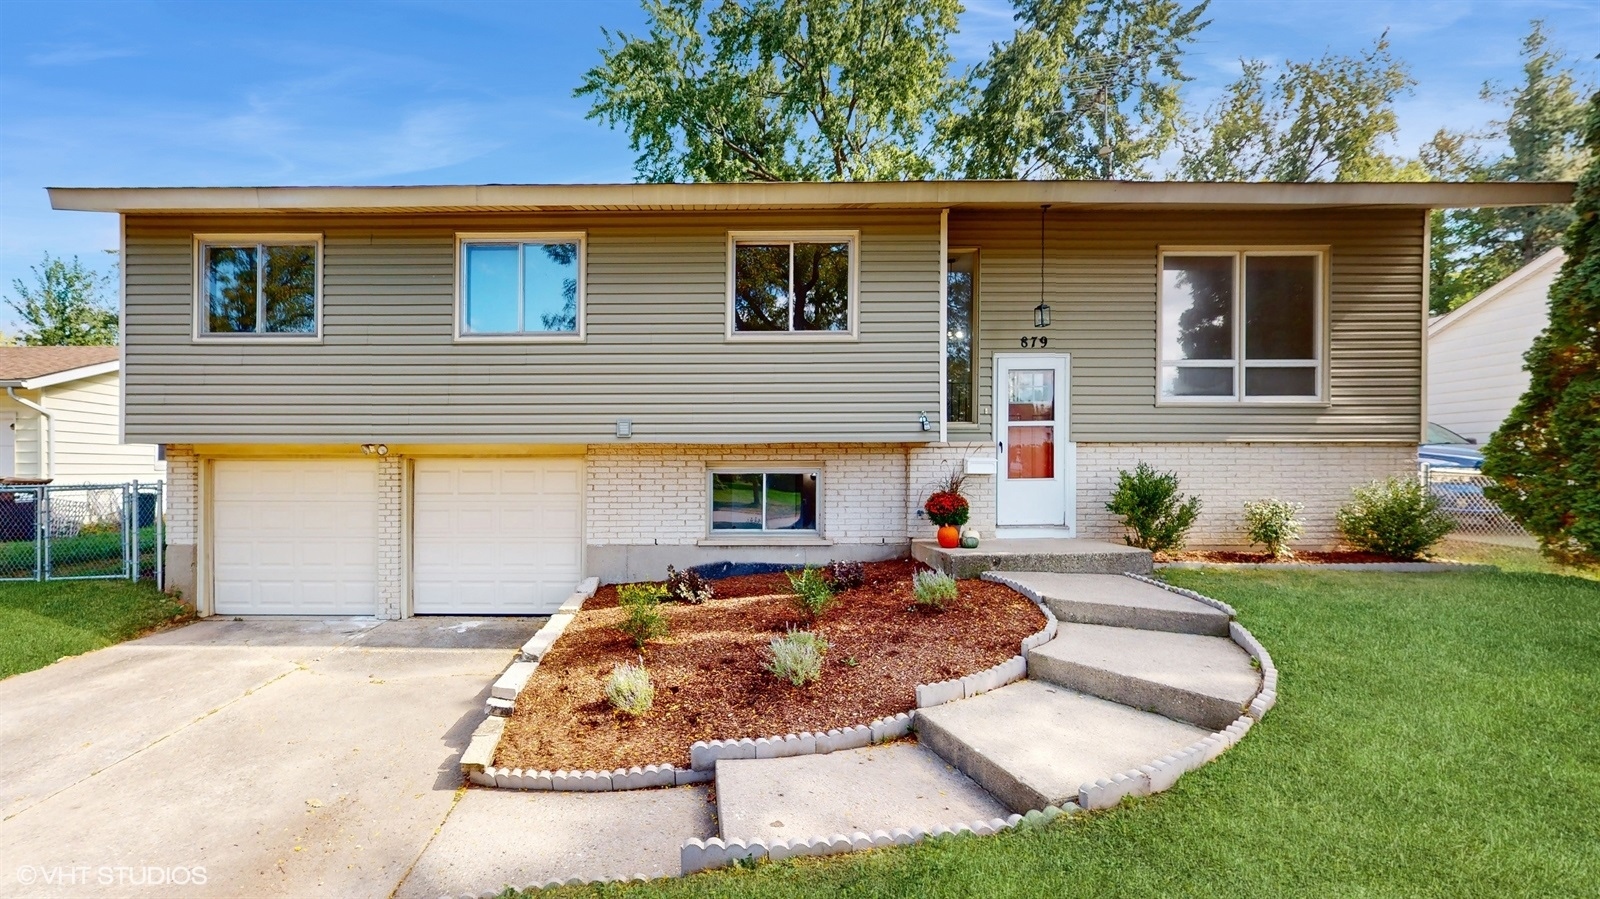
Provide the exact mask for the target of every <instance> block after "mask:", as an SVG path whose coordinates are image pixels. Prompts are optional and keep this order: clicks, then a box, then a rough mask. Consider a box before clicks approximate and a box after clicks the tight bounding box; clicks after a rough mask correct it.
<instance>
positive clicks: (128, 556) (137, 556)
mask: <svg viewBox="0 0 1600 899" xmlns="http://www.w3.org/2000/svg"><path fill="white" fill-rule="evenodd" d="M162 500H163V497H162V485H161V484H160V483H139V482H137V481H134V482H131V483H127V484H61V485H48V484H46V485H39V486H32V485H30V486H13V485H4V486H0V581H65V580H86V579H91V578H101V579H120V580H131V581H137V580H153V581H155V582H156V585H157V586H161V583H162V577H163V571H162V566H161V563H162V558H161V555H162V546H163V544H164V543H165V541H164V539H163V535H162V533H161V529H162V519H161V513H162V508H163V503H162Z"/></svg>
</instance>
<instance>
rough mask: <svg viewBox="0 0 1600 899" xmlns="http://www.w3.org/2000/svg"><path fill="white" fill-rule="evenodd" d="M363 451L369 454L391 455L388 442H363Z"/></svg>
mask: <svg viewBox="0 0 1600 899" xmlns="http://www.w3.org/2000/svg"><path fill="white" fill-rule="evenodd" d="M361 452H362V453H364V454H365V455H368V456H387V455H389V445H388V444H386V443H363V444H361Z"/></svg>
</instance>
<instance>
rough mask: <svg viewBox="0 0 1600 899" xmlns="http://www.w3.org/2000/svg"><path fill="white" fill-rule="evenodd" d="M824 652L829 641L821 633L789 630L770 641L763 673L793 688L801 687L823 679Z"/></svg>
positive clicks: (826, 650)
mask: <svg viewBox="0 0 1600 899" xmlns="http://www.w3.org/2000/svg"><path fill="white" fill-rule="evenodd" d="M827 652H828V641H827V640H824V639H823V637H822V634H821V633H818V632H816V631H796V630H791V631H789V632H788V633H787V634H784V635H783V636H781V637H773V638H772V643H771V644H770V645H769V646H768V647H767V664H766V665H765V666H764V668H763V670H765V671H766V672H768V673H769V674H772V675H773V676H774V677H777V678H780V679H782V680H786V681H788V682H789V683H791V684H793V685H795V686H796V687H803V686H805V685H806V684H809V683H811V682H812V681H814V680H816V679H817V678H819V677H821V676H822V657H823V656H824V655H826V654H827Z"/></svg>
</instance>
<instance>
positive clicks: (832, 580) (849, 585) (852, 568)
mask: <svg viewBox="0 0 1600 899" xmlns="http://www.w3.org/2000/svg"><path fill="white" fill-rule="evenodd" d="M822 575H823V578H824V579H825V580H826V581H827V582H828V586H829V587H832V588H833V592H835V593H843V592H844V591H846V590H854V589H855V588H857V587H859V586H861V585H862V584H864V583H866V582H867V569H866V566H864V565H862V564H861V563H860V562H841V561H838V560H835V561H832V562H829V563H828V567H827V568H824V569H823V570H822Z"/></svg>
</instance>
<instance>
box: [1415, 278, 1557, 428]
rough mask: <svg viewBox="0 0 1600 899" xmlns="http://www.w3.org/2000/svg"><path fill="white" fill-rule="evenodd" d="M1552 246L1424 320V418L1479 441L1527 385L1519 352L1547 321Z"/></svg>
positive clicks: (1524, 351)
mask: <svg viewBox="0 0 1600 899" xmlns="http://www.w3.org/2000/svg"><path fill="white" fill-rule="evenodd" d="M1565 258H1566V257H1565V255H1564V254H1563V253H1562V252H1561V250H1559V249H1555V250H1551V251H1550V252H1548V253H1545V254H1544V255H1543V256H1540V257H1539V258H1538V259H1535V260H1533V261H1532V262H1530V263H1528V264H1527V265H1525V266H1523V267H1522V268H1519V269H1517V270H1516V271H1514V272H1512V273H1511V274H1510V275H1507V276H1506V278H1505V279H1504V280H1502V281H1501V282H1500V283H1498V284H1496V285H1494V286H1493V287H1490V288H1489V289H1488V290H1485V291H1484V292H1483V293H1480V294H1478V295H1477V296H1475V297H1473V298H1472V299H1470V300H1468V301H1467V302H1465V303H1463V304H1462V305H1460V306H1458V307H1456V308H1455V309H1453V310H1451V311H1450V312H1448V313H1446V314H1444V315H1441V316H1438V317H1437V318H1434V319H1433V320H1432V321H1430V322H1428V420H1429V421H1432V422H1434V423H1436V424H1441V425H1444V426H1445V427H1447V428H1449V429H1450V430H1452V431H1455V432H1456V433H1457V434H1460V435H1461V436H1463V437H1468V438H1471V439H1473V440H1476V441H1477V442H1479V443H1483V442H1485V441H1487V440H1488V439H1489V435H1490V434H1493V433H1494V432H1495V430H1496V429H1498V428H1499V427H1500V423H1501V422H1503V421H1505V420H1506V416H1507V415H1509V414H1510V413H1511V407H1513V406H1515V405H1516V404H1517V400H1518V399H1520V398H1521V397H1522V392H1523V391H1524V390H1526V389H1527V388H1528V373H1527V372H1525V371H1523V370H1522V356H1523V354H1524V353H1526V352H1528V348H1529V347H1532V346H1533V339H1534V338H1535V337H1538V336H1539V332H1541V331H1543V330H1544V329H1545V326H1546V325H1548V324H1549V323H1550V309H1549V296H1550V285H1551V283H1552V282H1554V281H1555V279H1556V274H1557V273H1559V272H1560V271H1561V263H1562V262H1563V261H1564V260H1565Z"/></svg>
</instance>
